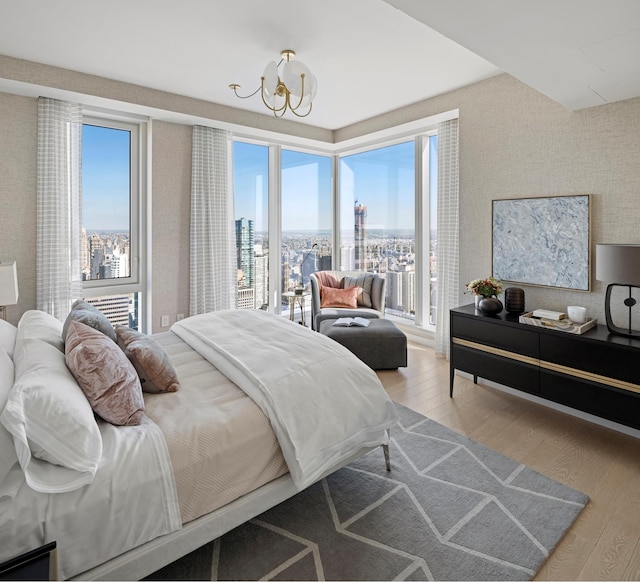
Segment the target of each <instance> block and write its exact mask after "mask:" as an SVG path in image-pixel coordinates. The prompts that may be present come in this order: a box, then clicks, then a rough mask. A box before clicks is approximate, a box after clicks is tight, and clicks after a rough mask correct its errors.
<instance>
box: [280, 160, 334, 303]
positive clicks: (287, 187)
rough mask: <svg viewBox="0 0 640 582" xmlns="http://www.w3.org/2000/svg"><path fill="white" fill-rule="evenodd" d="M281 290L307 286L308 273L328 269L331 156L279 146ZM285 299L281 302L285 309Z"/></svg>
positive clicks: (330, 231) (331, 221)
mask: <svg viewBox="0 0 640 582" xmlns="http://www.w3.org/2000/svg"><path fill="white" fill-rule="evenodd" d="M281 165H282V178H281V183H282V195H281V216H282V220H281V224H282V237H281V240H282V249H281V261H282V291H283V292H286V291H292V290H294V289H295V288H298V287H308V285H309V275H310V274H311V273H314V272H315V271H318V270H328V269H331V268H332V262H331V256H332V246H333V244H332V237H333V204H332V179H331V178H332V172H331V157H329V156H321V155H316V154H310V153H305V152H298V151H292V150H286V149H283V150H282V152H281ZM288 307H289V302H288V301H285V302H284V303H283V308H284V309H288Z"/></svg>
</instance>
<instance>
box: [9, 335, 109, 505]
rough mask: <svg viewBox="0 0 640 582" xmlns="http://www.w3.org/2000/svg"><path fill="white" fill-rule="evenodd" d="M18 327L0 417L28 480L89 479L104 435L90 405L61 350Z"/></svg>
mask: <svg viewBox="0 0 640 582" xmlns="http://www.w3.org/2000/svg"><path fill="white" fill-rule="evenodd" d="M24 335H28V334H22V337H21V334H20V331H19V333H18V337H17V339H16V348H15V352H14V358H15V363H16V379H15V383H14V385H13V388H11V391H10V392H9V397H8V399H7V404H6V406H5V409H4V412H3V413H2V415H1V416H0V422H1V423H2V424H3V425H4V426H5V428H6V429H7V430H8V431H9V432H10V433H11V434H12V435H13V441H14V444H15V450H16V453H17V456H18V460H19V461H20V466H21V467H22V470H23V471H24V473H25V477H26V480H27V484H28V485H29V486H30V487H31V488H32V489H34V490H35V491H41V492H43V493H61V492H64V491H73V490H74V489H78V488H80V487H82V486H83V485H86V484H88V483H91V482H92V481H93V478H94V476H95V473H96V470H97V468H98V463H99V462H100V459H101V457H102V437H101V435H100V430H99V428H98V424H97V422H96V420H95V417H94V415H93V411H92V410H91V406H90V404H89V402H88V400H87V398H86V397H85V395H84V393H83V392H82V390H81V389H80V387H79V386H78V384H77V383H76V381H75V379H74V378H73V376H72V375H71V372H69V370H68V368H67V366H66V364H65V360H64V354H63V353H62V352H61V351H60V350H59V349H58V348H56V347H54V346H53V345H51V344H50V343H47V342H46V341H45V340H42V339H25V337H24Z"/></svg>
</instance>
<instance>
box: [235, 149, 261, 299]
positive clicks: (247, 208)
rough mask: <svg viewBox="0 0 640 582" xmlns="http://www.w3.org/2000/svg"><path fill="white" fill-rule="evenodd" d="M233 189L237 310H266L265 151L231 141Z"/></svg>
mask: <svg viewBox="0 0 640 582" xmlns="http://www.w3.org/2000/svg"><path fill="white" fill-rule="evenodd" d="M233 187H234V204H235V219H236V253H237V266H238V295H237V298H238V299H237V307H238V308H239V309H267V308H268V307H269V148H268V146H264V145H258V144H253V143H246V142H240V141H235V142H234V144H233Z"/></svg>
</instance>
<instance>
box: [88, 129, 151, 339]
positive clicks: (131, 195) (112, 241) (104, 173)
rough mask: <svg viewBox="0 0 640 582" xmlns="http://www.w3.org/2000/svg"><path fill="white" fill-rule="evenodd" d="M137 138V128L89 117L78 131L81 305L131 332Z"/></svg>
mask: <svg viewBox="0 0 640 582" xmlns="http://www.w3.org/2000/svg"><path fill="white" fill-rule="evenodd" d="M141 134H142V132H141V131H140V125H139V124H137V123H128V122H121V121H115V120H109V119H97V118H91V117H85V119H84V123H83V128H82V241H81V244H82V249H81V262H82V265H81V268H82V278H83V281H84V283H83V288H84V294H85V299H86V301H88V302H89V303H92V304H93V305H95V306H96V307H97V308H98V309H100V310H101V311H102V312H103V313H104V314H105V315H106V316H107V317H108V318H109V320H110V321H111V322H112V323H113V324H114V325H115V324H122V325H129V326H130V327H133V328H135V329H138V328H139V327H140V323H141V321H140V320H141V310H140V302H141V297H142V294H143V291H144V285H143V277H142V273H143V271H142V268H143V262H144V261H143V260H141V259H142V258H143V253H142V252H141V250H142V248H143V241H142V236H141V234H142V232H143V230H144V229H142V228H141V220H140V217H141V215H142V212H141V208H142V196H141V191H142V188H141V185H140V176H142V175H143V172H141V171H140V160H141V158H142V156H141V153H144V150H143V142H142V139H141ZM141 150H142V151H141Z"/></svg>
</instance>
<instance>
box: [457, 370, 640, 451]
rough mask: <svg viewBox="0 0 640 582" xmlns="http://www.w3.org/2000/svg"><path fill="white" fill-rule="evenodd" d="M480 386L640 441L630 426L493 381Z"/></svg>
mask: <svg viewBox="0 0 640 582" xmlns="http://www.w3.org/2000/svg"><path fill="white" fill-rule="evenodd" d="M456 374H458V375H459V376H462V377H463V378H467V379H468V380H471V381H472V382H473V375H472V374H468V373H467V372H461V371H459V370H456ZM478 384H483V385H485V386H489V387H490V388H495V389H496V390H500V391H502V392H506V393H507V394H512V395H513V396H518V397H519V398H523V399H524V400H529V401H530V402H535V403H536V404H541V405H542V406H546V407H547V408H552V409H553V410H558V411H559V412H564V413H565V414H570V415H571V416H575V417H576V418H580V419H582V420H587V421H589V422H593V423H594V424H598V425H600V426H603V427H605V428H610V429H611V430H615V431H617V432H621V433H623V434H626V435H629V436H632V437H634V438H637V439H639V440H640V430H638V429H635V428H631V427H630V426H626V425H624V424H620V423H618V422H613V421H612V420H608V419H606V418H601V417H599V416H595V415H594V414H589V413H588V412H583V411H582V410H576V409H575V408H571V407H569V406H565V405H564V404H558V403H557V402H553V401H552V400H547V399H545V398H540V397H539V396H535V395H534V394H529V393H528V392H523V391H522V390H516V389H515V388H510V387H509V386H504V385H503V384H498V383H497V382H493V381H491V380H485V379H484V378H480V377H479V378H478Z"/></svg>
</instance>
